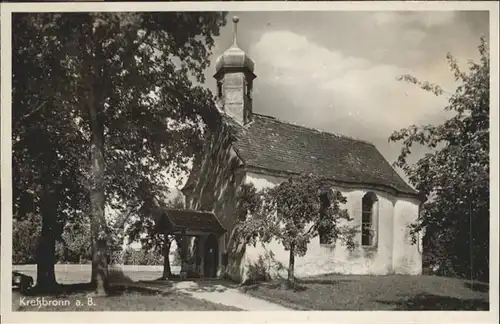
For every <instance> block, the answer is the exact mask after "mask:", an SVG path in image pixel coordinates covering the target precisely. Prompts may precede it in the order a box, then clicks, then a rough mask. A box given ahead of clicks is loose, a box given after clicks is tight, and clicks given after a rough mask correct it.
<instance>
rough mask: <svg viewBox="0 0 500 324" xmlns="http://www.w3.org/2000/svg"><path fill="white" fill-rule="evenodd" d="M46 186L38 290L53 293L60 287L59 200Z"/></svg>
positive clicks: (39, 252)
mask: <svg viewBox="0 0 500 324" xmlns="http://www.w3.org/2000/svg"><path fill="white" fill-rule="evenodd" d="M50 185H52V184H47V185H46V186H44V188H43V190H44V193H43V194H42V199H43V201H42V205H41V206H40V207H41V208H40V212H41V214H42V232H41V234H40V237H39V241H38V248H37V255H36V259H37V268H36V290H37V291H38V292H42V293H52V292H55V291H56V289H57V288H58V284H57V281H56V275H55V269H54V268H55V262H56V256H55V254H56V235H57V230H58V228H57V202H56V199H55V197H54V193H53V191H52V190H51V189H50V188H48V186H50Z"/></svg>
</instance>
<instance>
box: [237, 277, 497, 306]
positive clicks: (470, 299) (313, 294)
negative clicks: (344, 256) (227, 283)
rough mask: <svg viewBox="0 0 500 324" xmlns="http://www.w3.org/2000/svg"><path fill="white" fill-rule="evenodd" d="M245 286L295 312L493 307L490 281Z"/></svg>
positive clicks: (334, 280)
mask: <svg viewBox="0 0 500 324" xmlns="http://www.w3.org/2000/svg"><path fill="white" fill-rule="evenodd" d="M297 283H298V285H297V287H296V288H295V289H287V288H284V287H283V285H282V284H281V283H279V282H270V283H261V284H258V285H253V286H248V287H243V288H242V290H243V291H244V292H245V293H247V294H249V295H251V296H254V297H257V298H261V299H265V300H267V301H270V302H274V303H277V304H281V305H283V306H285V307H289V308H293V309H296V310H346V311H347V310H488V309H489V301H488V300H489V299H488V297H489V296H488V285H487V284H484V283H476V284H474V286H472V287H471V285H470V283H469V282H468V281H466V280H461V279H455V278H444V277H437V276H403V275H390V276H354V275H353V276H346V275H324V276H317V277H311V278H307V279H302V280H298V281H297Z"/></svg>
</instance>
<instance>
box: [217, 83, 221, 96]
mask: <svg viewBox="0 0 500 324" xmlns="http://www.w3.org/2000/svg"><path fill="white" fill-rule="evenodd" d="M217 96H218V97H219V98H221V97H222V82H221V81H218V82H217Z"/></svg>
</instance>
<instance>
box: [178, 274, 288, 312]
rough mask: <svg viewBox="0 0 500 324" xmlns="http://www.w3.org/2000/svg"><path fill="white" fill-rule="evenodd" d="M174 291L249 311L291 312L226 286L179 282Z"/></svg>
mask: <svg viewBox="0 0 500 324" xmlns="http://www.w3.org/2000/svg"><path fill="white" fill-rule="evenodd" d="M173 287H174V289H177V290H179V291H181V292H184V293H187V294H189V295H191V296H192V297H194V298H197V299H202V300H206V301H209V302H212V303H217V304H223V305H226V306H232V307H237V308H240V309H243V310H247V311H289V310H290V309H288V308H285V307H283V306H280V305H277V304H273V303H270V302H268V301H265V300H262V299H259V298H255V297H252V296H248V295H246V294H244V293H242V292H240V291H239V290H238V289H236V288H233V287H231V286H228V285H224V284H217V283H215V282H214V283H210V284H204V283H203V282H195V281H179V282H176V283H175V284H174V286H173Z"/></svg>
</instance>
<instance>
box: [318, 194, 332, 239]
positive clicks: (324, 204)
mask: <svg viewBox="0 0 500 324" xmlns="http://www.w3.org/2000/svg"><path fill="white" fill-rule="evenodd" d="M320 201H321V209H320V218H321V219H323V217H326V216H327V213H326V211H327V210H328V207H330V200H329V199H328V195H327V193H326V192H324V193H322V194H321V195H320ZM329 230H330V229H329V228H328V227H327V226H322V224H320V225H319V226H318V235H319V244H331V243H332V240H331V238H330V235H329V234H330V233H329Z"/></svg>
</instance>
